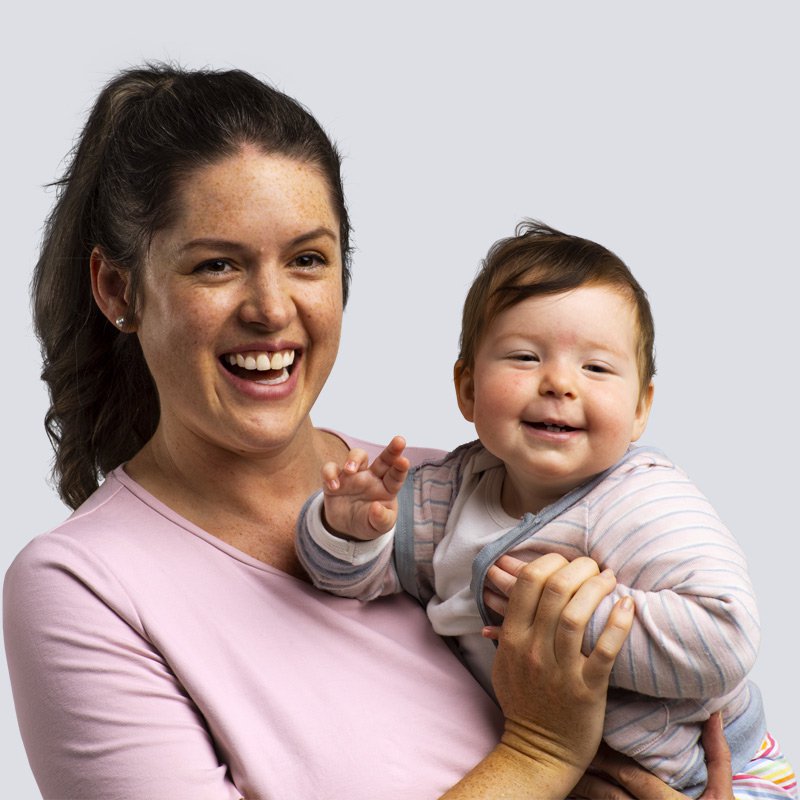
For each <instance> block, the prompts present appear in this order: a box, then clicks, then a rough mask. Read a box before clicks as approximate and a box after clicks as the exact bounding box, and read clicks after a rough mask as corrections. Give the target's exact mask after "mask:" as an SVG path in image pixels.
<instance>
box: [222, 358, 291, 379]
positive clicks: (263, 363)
mask: <svg viewBox="0 0 800 800" xmlns="http://www.w3.org/2000/svg"><path fill="white" fill-rule="evenodd" d="M294 359H295V351H294V350H276V351H274V352H267V351H263V352H256V351H253V352H248V353H225V354H224V355H222V356H221V357H220V361H221V362H222V366H223V367H225V369H227V370H228V372H231V373H233V374H234V375H236V376H237V377H238V378H243V379H244V380H248V381H256V382H257V383H266V384H275V383H283V382H284V381H287V380H288V379H289V375H290V374H291V371H292V364H294Z"/></svg>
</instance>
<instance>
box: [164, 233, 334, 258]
mask: <svg viewBox="0 0 800 800" xmlns="http://www.w3.org/2000/svg"><path fill="white" fill-rule="evenodd" d="M320 236H324V237H327V238H329V239H331V240H333V241H334V242H335V241H337V235H336V233H334V231H332V230H331V229H330V228H326V227H325V226H320V227H319V228H314V230H312V231H308V232H307V233H301V234H300V235H299V236H295V237H294V238H293V239H291V240H290V241H289V242H288V245H287V246H288V247H296V246H297V245H300V244H303V243H305V242H308V241H311V240H313V239H317V238H319V237H320ZM199 247H207V248H210V249H215V248H219V249H225V250H245V249H246V247H245V245H243V244H241V243H240V242H234V241H231V240H230V239H217V238H215V237H213V236H208V237H201V238H199V239H192V240H191V241H188V242H186V243H185V244H182V245H181V246H180V247H179V248H178V252H179V253H183V252H185V251H186V250H193V249H195V248H199Z"/></svg>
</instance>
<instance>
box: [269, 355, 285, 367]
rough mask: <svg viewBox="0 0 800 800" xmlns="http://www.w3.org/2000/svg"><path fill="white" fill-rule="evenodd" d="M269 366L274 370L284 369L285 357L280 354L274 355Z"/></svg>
mask: <svg viewBox="0 0 800 800" xmlns="http://www.w3.org/2000/svg"><path fill="white" fill-rule="evenodd" d="M269 365H270V367H272V369H283V356H282V355H281V354H280V353H273V354H272V358H271V359H270V362H269Z"/></svg>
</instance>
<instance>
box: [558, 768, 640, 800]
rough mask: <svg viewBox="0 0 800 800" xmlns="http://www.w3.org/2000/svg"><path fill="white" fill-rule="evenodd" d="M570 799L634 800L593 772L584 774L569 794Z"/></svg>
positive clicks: (619, 787)
mask: <svg viewBox="0 0 800 800" xmlns="http://www.w3.org/2000/svg"><path fill="white" fill-rule="evenodd" d="M569 796H570V797H582V798H585V799H586V800H598V798H602V800H635V798H634V797H633V795H631V794H628V792H626V791H625V789H623V788H622V787H621V786H620V785H618V784H616V783H613V782H612V781H610V780H608V778H606V777H605V776H603V775H598V774H596V773H593V772H586V773H584V775H583V777H582V778H581V779H580V780H579V781H578V782H577V783H576V784H575V788H574V789H573V790H572V791H571V792H570V793H569Z"/></svg>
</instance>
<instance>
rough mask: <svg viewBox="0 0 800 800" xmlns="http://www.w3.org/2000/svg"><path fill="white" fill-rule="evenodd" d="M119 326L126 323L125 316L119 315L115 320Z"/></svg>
mask: <svg viewBox="0 0 800 800" xmlns="http://www.w3.org/2000/svg"><path fill="white" fill-rule="evenodd" d="M115 322H116V324H117V327H118V328H121V327H122V326H123V325H124V324H125V317H117V318H116V320H115Z"/></svg>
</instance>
